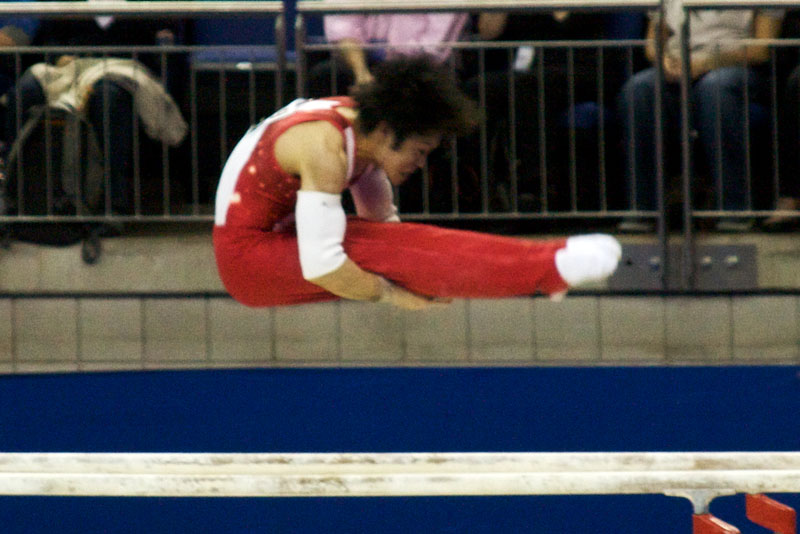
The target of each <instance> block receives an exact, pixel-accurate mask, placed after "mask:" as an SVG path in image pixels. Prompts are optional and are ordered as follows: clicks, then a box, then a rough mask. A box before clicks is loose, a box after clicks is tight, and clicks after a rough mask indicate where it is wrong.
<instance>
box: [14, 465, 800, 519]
mask: <svg viewBox="0 0 800 534" xmlns="http://www.w3.org/2000/svg"><path fill="white" fill-rule="evenodd" d="M798 491H800V452H719V453H695V452H685V453H659V452H645V453H297V454H283V453H271V454H248V453H234V454H230V453H229V454H214V453H210V454H196V453H2V454H0V495H71V496H153V497H155V496H184V497H210V496H217V497H224V496H227V497H246V496H248V497H249V496H260V497H334V496H352V497H357V496H445V495H564V494H576V495H578V494H580V495H590V494H667V495H675V496H684V497H687V498H690V499H691V500H692V501H693V502H694V503H695V508H696V509H697V508H703V507H704V505H705V504H707V502H708V501H710V500H711V499H712V498H714V497H715V496H719V495H729V494H734V493H760V492H798ZM698 502H699V503H700V506H699V507H698Z"/></svg>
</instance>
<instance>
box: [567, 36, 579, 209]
mask: <svg viewBox="0 0 800 534" xmlns="http://www.w3.org/2000/svg"><path fill="white" fill-rule="evenodd" d="M567 94H568V98H569V107H568V108H567V119H568V122H569V125H568V126H569V130H568V131H569V162H568V163H569V196H570V198H569V203H570V209H571V211H573V212H576V211H578V174H577V158H578V154H577V147H576V144H577V143H576V140H575V135H576V132H575V128H576V125H575V49H574V48H573V47H569V48H567Z"/></svg>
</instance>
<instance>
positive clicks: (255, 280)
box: [214, 217, 567, 307]
mask: <svg viewBox="0 0 800 534" xmlns="http://www.w3.org/2000/svg"><path fill="white" fill-rule="evenodd" d="M564 246H565V240H563V239H558V240H550V241H533V240H526V239H516V238H511V237H504V236H496V235H492V234H484V233H478V232H470V231H463V230H452V229H446V228H439V227H436V226H431V225H425V224H415V223H380V222H371V221H366V220H363V219H358V218H355V217H350V218H349V219H348V222H347V231H346V233H345V239H344V249H345V252H346V253H347V255H348V257H349V258H350V259H351V260H353V261H354V262H355V263H356V264H357V265H359V266H360V267H361V268H362V269H365V270H367V271H370V272H373V273H376V274H379V275H382V276H384V277H385V278H387V279H388V280H391V281H392V282H394V283H396V284H398V285H400V286H402V287H405V288H407V289H409V290H410V291H413V292H415V293H419V294H422V295H427V296H430V297H450V298H502V297H512V296H520V295H532V294H534V293H537V292H541V293H548V294H549V293H556V292H559V291H564V290H566V289H567V284H566V283H565V282H564V280H563V279H562V278H561V276H560V275H559V274H558V271H557V270H556V265H555V252H556V250H558V249H560V248H563V247H564ZM214 253H215V255H216V260H217V268H218V269H219V274H220V277H221V279H222V282H223V284H224V285H225V288H226V289H227V290H228V292H229V293H230V294H231V296H232V297H233V298H234V299H236V300H237V301H239V302H241V303H242V304H245V305H247V306H254V307H262V306H280V305H288V304H303V303H310V302H323V301H330V300H335V299H337V298H338V297H336V296H335V295H333V294H331V293H329V292H327V291H325V290H324V289H322V288H320V287H319V286H317V285H314V284H312V283H310V282H308V281H306V280H305V279H303V275H302V273H301V270H300V259H299V256H298V252H297V236H296V235H295V233H294V231H286V232H264V231H261V230H257V229H246V228H231V227H225V226H215V227H214Z"/></svg>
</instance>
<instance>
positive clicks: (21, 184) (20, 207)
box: [8, 54, 25, 214]
mask: <svg viewBox="0 0 800 534" xmlns="http://www.w3.org/2000/svg"><path fill="white" fill-rule="evenodd" d="M20 77H22V57H21V56H20V55H19V54H17V56H16V59H15V61H14V81H15V83H14V93H15V102H14V124H15V131H14V132H13V135H14V139H16V138H17V137H18V136H19V130H20V128H21V127H22V88H21V87H20V84H19V79H20ZM8 148H9V149H10V148H11V147H8ZM23 159H24V158H23V154H22V151H20V153H19V156H18V157H17V169H16V171H17V172H16V179H17V183H16V188H17V213H19V214H23V213H25V196H24V195H23V192H24V190H25V178H24V176H23V173H22V172H23V171H22V169H23V168H24V161H23Z"/></svg>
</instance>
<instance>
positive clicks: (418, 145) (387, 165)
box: [379, 134, 442, 186]
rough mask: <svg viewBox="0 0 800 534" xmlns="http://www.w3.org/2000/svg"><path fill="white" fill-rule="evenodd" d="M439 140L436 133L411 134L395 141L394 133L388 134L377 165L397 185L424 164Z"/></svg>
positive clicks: (439, 137)
mask: <svg viewBox="0 0 800 534" xmlns="http://www.w3.org/2000/svg"><path fill="white" fill-rule="evenodd" d="M441 140H442V137H441V135H438V134H426V135H411V136H409V137H407V138H406V139H404V140H403V141H402V142H401V143H397V142H396V140H395V136H394V134H390V135H388V136H387V138H386V144H385V147H384V150H383V151H382V153H381V161H379V165H380V167H381V168H382V169H383V170H384V172H386V176H388V177H389V181H390V182H392V185H395V186H398V185H400V184H402V183H403V182H405V181H406V180H407V179H408V177H409V176H411V175H412V174H413V173H414V172H415V171H416V170H417V169H421V168H422V167H424V166H425V160H426V159H427V158H428V154H430V153H431V151H432V150H433V149H435V148H436V147H437V146H439V143H440V142H441Z"/></svg>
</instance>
